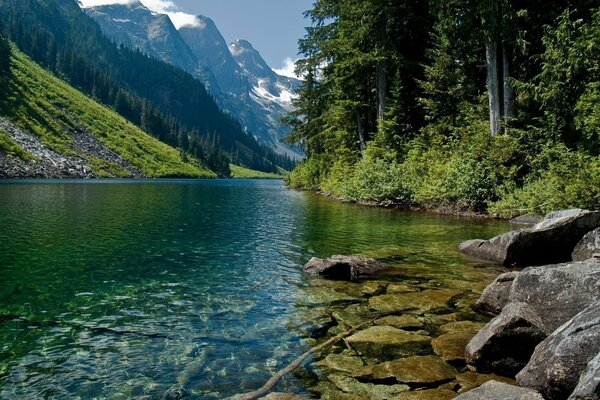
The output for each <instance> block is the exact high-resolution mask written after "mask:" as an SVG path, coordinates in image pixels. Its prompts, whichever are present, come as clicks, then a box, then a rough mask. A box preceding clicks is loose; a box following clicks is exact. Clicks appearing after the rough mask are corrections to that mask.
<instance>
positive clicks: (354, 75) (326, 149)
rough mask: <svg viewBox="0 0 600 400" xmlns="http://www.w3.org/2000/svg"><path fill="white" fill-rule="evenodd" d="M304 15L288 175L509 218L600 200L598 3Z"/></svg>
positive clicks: (456, 0) (384, 197)
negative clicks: (297, 156) (298, 151)
mask: <svg viewBox="0 0 600 400" xmlns="http://www.w3.org/2000/svg"><path fill="white" fill-rule="evenodd" d="M306 15H307V16H308V17H309V18H310V19H311V21H312V26H311V27H310V28H309V29H308V30H307V34H306V36H305V37H304V38H303V39H302V40H301V41H300V51H301V54H302V58H301V59H300V60H299V61H298V62H297V64H296V66H297V72H298V73H300V74H303V75H304V76H305V80H304V83H303V85H302V86H301V88H300V89H299V91H298V96H299V97H298V99H297V100H296V101H295V106H296V109H295V111H293V112H292V114H291V115H290V118H289V120H290V121H289V122H290V124H291V126H292V128H293V130H292V133H291V135H290V141H292V142H293V143H297V144H299V145H301V146H303V148H304V149H305V151H306V154H307V158H306V159H305V160H304V161H303V162H302V163H301V164H300V165H299V166H297V167H296V168H295V169H294V170H293V171H292V172H291V173H290V175H289V176H288V177H287V182H288V184H289V186H290V187H294V188H301V189H306V190H313V191H321V192H323V193H326V194H328V195H331V196H332V197H336V198H339V199H343V200H344V201H350V202H356V203H374V204H378V205H384V206H395V207H400V208H409V209H410V208H414V207H417V208H425V209H433V210H435V209H442V210H449V211H450V210H455V211H457V212H476V213H480V212H489V213H491V214H495V215H499V216H502V217H504V218H510V217H515V216H517V215H521V214H524V213H527V212H532V213H537V214H540V215H544V214H546V213H548V212H550V211H554V210H559V209H565V208H571V207H579V208H588V209H599V208H600V158H599V155H600V124H599V121H600V101H599V100H600V70H599V69H598V68H597V62H596V60H598V58H599V57H600V39H599V38H600V9H598V8H597V6H592V5H591V4H590V3H589V2H587V1H585V0H573V1H569V2H567V3H565V2H559V1H552V2H550V3H545V5H544V7H543V9H540V5H539V4H538V3H535V2H527V1H526V2H522V3H519V4H518V5H517V4H513V2H509V1H504V0H486V1H483V2H476V1H466V0H452V1H449V2H437V1H432V2H416V1H415V2H403V3H393V2H375V1H363V2H359V1H355V0H344V1H341V2H333V1H330V0H319V1H316V2H315V4H314V7H313V8H312V9H311V10H309V11H307V13H306ZM392 16H393V17H392Z"/></svg>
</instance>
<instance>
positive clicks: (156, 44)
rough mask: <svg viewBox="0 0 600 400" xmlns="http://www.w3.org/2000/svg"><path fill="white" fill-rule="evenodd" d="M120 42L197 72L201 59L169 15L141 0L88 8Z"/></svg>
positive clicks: (191, 71) (112, 36)
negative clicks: (150, 8)
mask: <svg viewBox="0 0 600 400" xmlns="http://www.w3.org/2000/svg"><path fill="white" fill-rule="evenodd" d="M87 14H88V15H89V16H90V17H92V18H93V19H94V20H96V21H97V22H98V23H99V24H100V25H101V26H102V27H103V31H104V33H105V34H106V35H107V36H109V37H111V38H113V39H114V40H115V41H116V42H117V43H122V44H124V45H125V46H127V47H129V48H133V49H140V50H141V51H142V52H144V53H145V54H148V55H149V56H152V57H154V58H157V59H159V60H163V61H166V62H168V63H170V64H173V65H176V66H178V67H179V68H181V69H183V70H184V71H188V72H190V73H194V72H195V71H196V70H197V69H198V62H197V60H196V57H195V56H194V54H193V53H192V52H191V51H190V49H189V48H188V46H187V44H186V43H185V42H184V41H183V40H182V39H181V36H180V35H179V33H178V32H177V29H175V27H174V26H173V24H172V23H171V20H170V18H169V17H168V16H167V15H163V14H157V13H153V12H150V11H149V10H148V9H147V8H146V7H144V5H143V4H142V3H140V2H139V1H136V2H131V3H128V4H114V5H106V6H103V7H97V8H91V9H87Z"/></svg>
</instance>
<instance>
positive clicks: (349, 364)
mask: <svg viewBox="0 0 600 400" xmlns="http://www.w3.org/2000/svg"><path fill="white" fill-rule="evenodd" d="M315 365H318V366H324V367H327V368H329V369H333V370H336V371H342V372H349V373H352V372H356V371H358V370H359V369H361V368H362V367H363V366H364V363H363V361H362V359H361V358H360V357H357V356H349V355H346V354H329V355H328V356H327V357H325V358H324V359H323V360H321V361H319V362H317V363H315Z"/></svg>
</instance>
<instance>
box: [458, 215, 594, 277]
mask: <svg viewBox="0 0 600 400" xmlns="http://www.w3.org/2000/svg"><path fill="white" fill-rule="evenodd" d="M599 226H600V212H598V211H588V210H580V209H573V210H564V211H558V212H553V213H549V214H547V215H546V217H545V218H544V220H543V221H541V222H540V223H538V224H536V225H535V226H534V227H533V228H531V229H528V230H522V231H511V232H507V233H505V234H502V235H499V236H496V237H494V238H492V239H489V240H481V239H475V240H469V241H466V242H463V243H461V245H460V246H459V250H460V251H461V252H463V253H465V254H469V255H471V256H474V257H478V258H482V259H485V260H490V261H493V262H495V263H498V264H502V265H505V266H529V265H544V264H552V263H560V262H566V261H569V260H571V252H572V251H573V249H574V247H575V245H576V244H577V243H578V242H579V241H580V240H581V238H582V237H583V236H584V235H585V234H586V233H587V232H589V231H590V230H592V229H595V228H597V227H599Z"/></svg>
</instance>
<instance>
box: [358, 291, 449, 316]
mask: <svg viewBox="0 0 600 400" xmlns="http://www.w3.org/2000/svg"><path fill="white" fill-rule="evenodd" d="M459 294H461V292H459V291H457V290H451V289H439V290H434V289H427V290H423V291H420V292H411V293H392V294H384V295H381V296H375V297H371V298H370V299H369V308H371V309H372V310H375V311H380V312H388V313H397V312H402V311H408V310H417V311H419V312H436V311H443V310H447V309H448V308H449V303H450V301H451V300H452V299H453V298H454V297H456V296H458V295H459Z"/></svg>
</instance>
